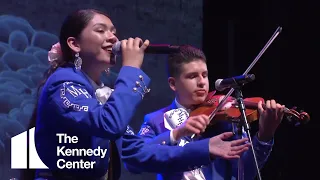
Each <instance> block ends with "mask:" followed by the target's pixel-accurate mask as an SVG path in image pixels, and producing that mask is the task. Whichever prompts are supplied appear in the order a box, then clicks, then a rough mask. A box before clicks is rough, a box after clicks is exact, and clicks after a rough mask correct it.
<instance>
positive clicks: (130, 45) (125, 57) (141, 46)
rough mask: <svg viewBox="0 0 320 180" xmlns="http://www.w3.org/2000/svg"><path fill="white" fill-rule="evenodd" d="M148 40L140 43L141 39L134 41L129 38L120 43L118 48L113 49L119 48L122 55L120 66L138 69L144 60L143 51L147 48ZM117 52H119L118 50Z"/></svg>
mask: <svg viewBox="0 0 320 180" xmlns="http://www.w3.org/2000/svg"><path fill="white" fill-rule="evenodd" d="M149 43H150V42H149V40H145V41H144V42H143V41H142V39H141V38H138V37H136V38H135V39H133V38H129V39H124V40H122V41H121V44H120V46H121V47H116V45H119V44H115V46H114V48H117V49H120V48H121V55H122V66H132V67H136V68H140V67H141V65H142V62H143V58H144V53H145V52H144V51H145V50H146V48H147V47H148V46H149ZM118 51H119V50H118Z"/></svg>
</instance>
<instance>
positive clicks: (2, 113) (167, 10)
mask: <svg viewBox="0 0 320 180" xmlns="http://www.w3.org/2000/svg"><path fill="white" fill-rule="evenodd" d="M80 8H98V9H99V10H103V11H105V12H107V13H108V14H109V15H110V17H111V19H112V21H113V23H114V24H115V26H116V28H117V30H118V32H119V39H122V38H129V37H136V36H139V37H141V38H143V39H146V38H148V39H149V40H150V41H151V43H169V44H191V45H194V46H197V47H200V48H201V44H202V42H201V39H202V1H181V0H149V1H140V0H133V1H129V0H113V1H85V0H64V1H51V0H47V1H36V0H33V1H30V0H10V1H9V0H2V1H1V3H0V12H1V14H0V104H1V105H0V166H1V167H0V179H1V180H8V179H9V178H11V177H17V178H18V177H19V171H18V170H12V169H11V162H10V154H11V153H10V152H11V145H10V139H11V137H13V136H15V135H18V134H20V133H22V132H24V131H26V130H27V129H26V128H27V125H28V123H29V119H30V116H31V113H32V111H33V109H34V105H35V97H36V90H37V85H38V83H39V82H40V81H41V79H42V74H43V72H44V71H45V70H46V69H47V68H48V66H49V64H48V60H47V53H48V50H49V49H50V48H51V46H52V45H53V44H55V43H56V42H57V41H58V35H59V30H60V26H61V23H62V21H63V19H64V17H65V16H66V15H67V14H68V13H70V12H71V11H73V10H76V9H80ZM165 60H166V56H160V55H159V56H156V55H147V56H146V58H145V61H144V64H143V69H144V71H145V72H146V73H147V74H148V75H149V76H150V77H151V79H152V84H151V93H150V94H149V95H148V97H147V98H145V99H144V101H143V103H142V104H141V106H140V108H139V109H138V111H137V113H136V115H135V117H134V119H133V121H132V123H131V125H132V126H133V128H135V131H136V132H137V131H138V130H139V127H140V125H141V124H142V122H143V116H144V114H146V113H148V112H151V111H154V110H156V109H158V108H161V107H163V106H166V105H167V104H169V103H171V101H172V98H173V94H172V92H171V91H170V90H169V88H168V85H167V77H166V73H165ZM119 64H121V62H120V61H119V62H118V63H117V66H116V67H114V68H113V69H112V75H111V76H109V77H102V78H103V80H104V82H105V83H106V84H108V85H112V83H113V82H114V80H115V78H116V77H117V72H118V71H119V67H120V66H119ZM142 178H146V179H153V178H155V175H154V174H147V173H145V174H141V175H132V174H130V173H128V172H126V171H125V170H124V168H123V174H122V178H121V179H142Z"/></svg>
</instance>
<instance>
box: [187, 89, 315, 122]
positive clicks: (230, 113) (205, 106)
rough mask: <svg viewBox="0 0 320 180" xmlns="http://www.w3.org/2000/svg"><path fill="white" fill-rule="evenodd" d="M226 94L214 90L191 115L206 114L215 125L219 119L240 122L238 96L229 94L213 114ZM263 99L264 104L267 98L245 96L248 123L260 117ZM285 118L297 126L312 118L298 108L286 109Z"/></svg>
mask: <svg viewBox="0 0 320 180" xmlns="http://www.w3.org/2000/svg"><path fill="white" fill-rule="evenodd" d="M224 97H225V95H222V94H218V95H216V91H212V92H210V93H209V94H208V96H207V98H206V100H205V101H204V103H202V104H200V105H198V106H197V107H196V108H195V109H194V110H193V111H192V112H191V113H190V116H196V115H200V114H205V115H207V116H209V118H210V125H214V124H215V123H216V122H218V121H228V122H239V121H240V116H241V113H240V110H239V107H238V103H237V101H236V98H234V97H232V96H229V97H228V98H226V100H225V101H224V102H223V103H224V104H223V105H221V106H222V108H220V109H219V110H217V111H216V113H215V115H212V112H214V111H215V110H216V109H217V107H218V106H219V104H220V103H221V101H222V100H223V98H224ZM259 101H262V105H263V106H264V105H265V104H264V103H265V100H264V99H263V98H261V97H249V98H244V99H243V102H244V105H245V115H246V118H247V121H248V123H252V122H254V121H256V120H258V119H259V111H258V103H259ZM284 115H285V118H286V119H287V120H288V121H289V122H290V123H294V125H295V126H298V125H301V124H306V123H308V122H309V120H310V115H309V114H308V113H307V112H305V111H300V112H298V111H297V108H296V107H294V108H292V109H289V108H285V109H284Z"/></svg>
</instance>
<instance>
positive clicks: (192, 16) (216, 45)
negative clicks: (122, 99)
mask: <svg viewBox="0 0 320 180" xmlns="http://www.w3.org/2000/svg"><path fill="white" fill-rule="evenodd" d="M318 7H319V6H317V5H316V2H313V1H310V0H307V1H303V3H302V2H300V3H296V2H292V1H288V0H282V1H274V0H272V1H270V0H269V1H252V0H251V1H237V2H230V1H228V2H221V1H219V2H217V1H209V0H204V1H187V0H149V1H142V0H133V1H129V0H117V1H115V0H109V1H107V0H106V1H95V2H94V1H85V0H68V1H67V0H64V1H62V0H61V1H56V2H54V1H50V0H44V1H36V0H31V1H30V0H12V1H9V0H2V1H1V3H0V82H1V83H0V180H6V179H9V178H10V177H19V171H18V170H12V169H10V138H11V137H13V136H15V135H17V134H20V133H21V132H24V131H26V130H27V129H26V126H27V124H28V122H29V118H30V116H31V113H32V110H33V108H34V102H35V101H34V100H35V92H36V87H37V83H38V82H39V81H40V80H41V73H42V72H43V71H44V70H46V68H48V63H47V52H48V50H49V49H50V48H51V45H53V44H54V43H56V42H57V41H58V35H59V34H58V32H59V29H60V25H61V22H62V20H63V18H64V17H65V16H66V15H67V14H68V13H69V12H70V11H72V10H75V9H79V8H97V9H100V10H104V11H106V12H108V13H109V14H110V16H111V19H112V21H113V23H114V24H115V26H116V27H117V30H118V32H119V39H123V38H128V37H135V36H140V37H142V38H143V39H145V38H148V39H149V40H150V41H151V43H169V44H175V45H180V44H191V45H194V46H196V47H199V48H203V50H204V52H205V53H206V55H207V58H208V68H209V71H210V73H209V78H210V82H211V86H212V87H211V90H213V89H214V88H213V85H214V82H215V80H216V79H217V78H226V77H230V76H236V75H241V74H242V73H243V72H244V71H245V70H246V68H247V67H248V66H249V64H250V63H251V62H252V61H253V59H254V58H255V57H256V55H257V54H258V53H259V51H260V50H261V49H262V47H263V46H264V45H265V43H266V42H267V40H268V39H269V38H270V37H271V35H272V34H273V32H274V31H275V29H276V28H277V27H278V26H282V28H283V31H282V33H281V34H280V35H279V36H278V38H277V39H276V40H275V41H274V42H273V44H272V45H271V46H270V47H269V49H268V50H267V51H266V52H265V54H264V55H263V56H262V57H261V59H260V60H259V62H258V63H257V64H256V65H255V66H254V68H253V69H252V70H251V72H250V73H253V74H255V75H256V80H255V81H254V82H252V83H250V84H247V85H246V86H245V87H244V89H243V95H244V96H245V97H253V96H259V97H263V98H266V99H270V98H275V99H276V100H277V101H279V102H280V103H282V104H285V105H286V106H287V107H289V108H291V107H292V106H297V107H298V108H300V109H303V110H305V111H307V112H308V113H309V114H310V115H311V117H312V120H311V122H310V123H309V124H307V125H305V126H303V127H293V126H292V125H290V124H288V123H287V122H283V123H282V124H281V126H280V128H279V131H278V132H277V134H276V139H275V146H274V148H273V152H272V154H271V156H270V159H269V161H268V162H267V164H266V166H265V168H264V169H263V170H262V179H273V180H274V179H314V178H312V177H314V175H316V166H313V165H311V164H313V163H317V162H318V159H319V158H318V154H317V148H316V146H317V143H318V142H319V141H318V140H317V139H318V136H317V132H318V131H319V130H318V129H319V128H318V124H319V123H318V122H317V119H318V117H319V116H318V115H317V114H315V113H316V109H315V107H317V106H316V103H317V101H316V99H319V98H317V92H318V89H316V87H315V85H316V82H317V80H316V78H317V77H319V75H317V73H318V71H319V70H318V67H317V66H316V61H317V60H318V59H317V58H319V55H318V54H317V52H318V51H317V48H318V47H319V45H318V44H319V34H318V32H319V29H318V28H317V24H316V23H317V22H318V21H317V20H318V19H317V18H318V17H319V15H318V14H316V10H317V9H318ZM165 59H166V56H160V55H147V56H146V58H145V61H144V65H143V69H144V70H145V72H146V73H147V74H148V75H149V76H150V77H151V78H152V84H151V93H150V95H149V96H148V97H146V98H145V100H144V101H143V102H142V104H141V106H140V108H139V109H138V111H137V113H136V115H135V117H134V119H133V121H132V123H131V125H132V127H133V128H134V129H135V131H136V132H137V131H138V130H139V127H140V125H141V124H142V121H143V116H144V114H146V113H149V112H151V111H154V110H157V109H159V108H162V107H164V106H166V105H168V104H169V103H171V101H172V100H173V94H172V92H171V91H170V90H169V88H168V86H167V79H166V74H165V64H164V63H165ZM120 63H121V62H120V61H119V62H118V64H117V66H116V67H115V68H113V69H112V72H113V74H112V76H111V77H108V78H106V77H105V76H103V77H102V79H103V80H104V82H105V83H106V84H108V85H112V83H113V82H114V80H115V78H116V75H117V72H118V71H119V64H120ZM313 89H314V90H313ZM312 101H314V102H312ZM256 126H257V124H256V123H255V124H252V127H253V131H255V129H256ZM142 178H144V179H155V175H154V174H149V173H143V174H141V175H133V174H130V173H128V172H127V171H126V170H125V169H123V175H122V178H121V179H123V180H127V179H142Z"/></svg>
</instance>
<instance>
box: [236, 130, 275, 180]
mask: <svg viewBox="0 0 320 180" xmlns="http://www.w3.org/2000/svg"><path fill="white" fill-rule="evenodd" d="M273 143H274V140H273V139H272V140H270V141H269V142H263V141H260V140H259V139H258V137H257V135H255V136H254V137H253V138H252V145H253V148H254V151H255V154H256V158H257V163H258V167H259V169H261V168H262V167H263V166H264V164H265V163H266V162H267V160H268V158H269V155H270V153H271V151H272V147H273ZM241 159H242V162H243V164H244V167H245V168H244V176H245V179H254V178H255V177H256V175H257V168H256V164H255V161H254V158H253V154H252V149H251V147H250V149H249V150H248V151H246V152H244V154H243V156H242V157H241Z"/></svg>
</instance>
